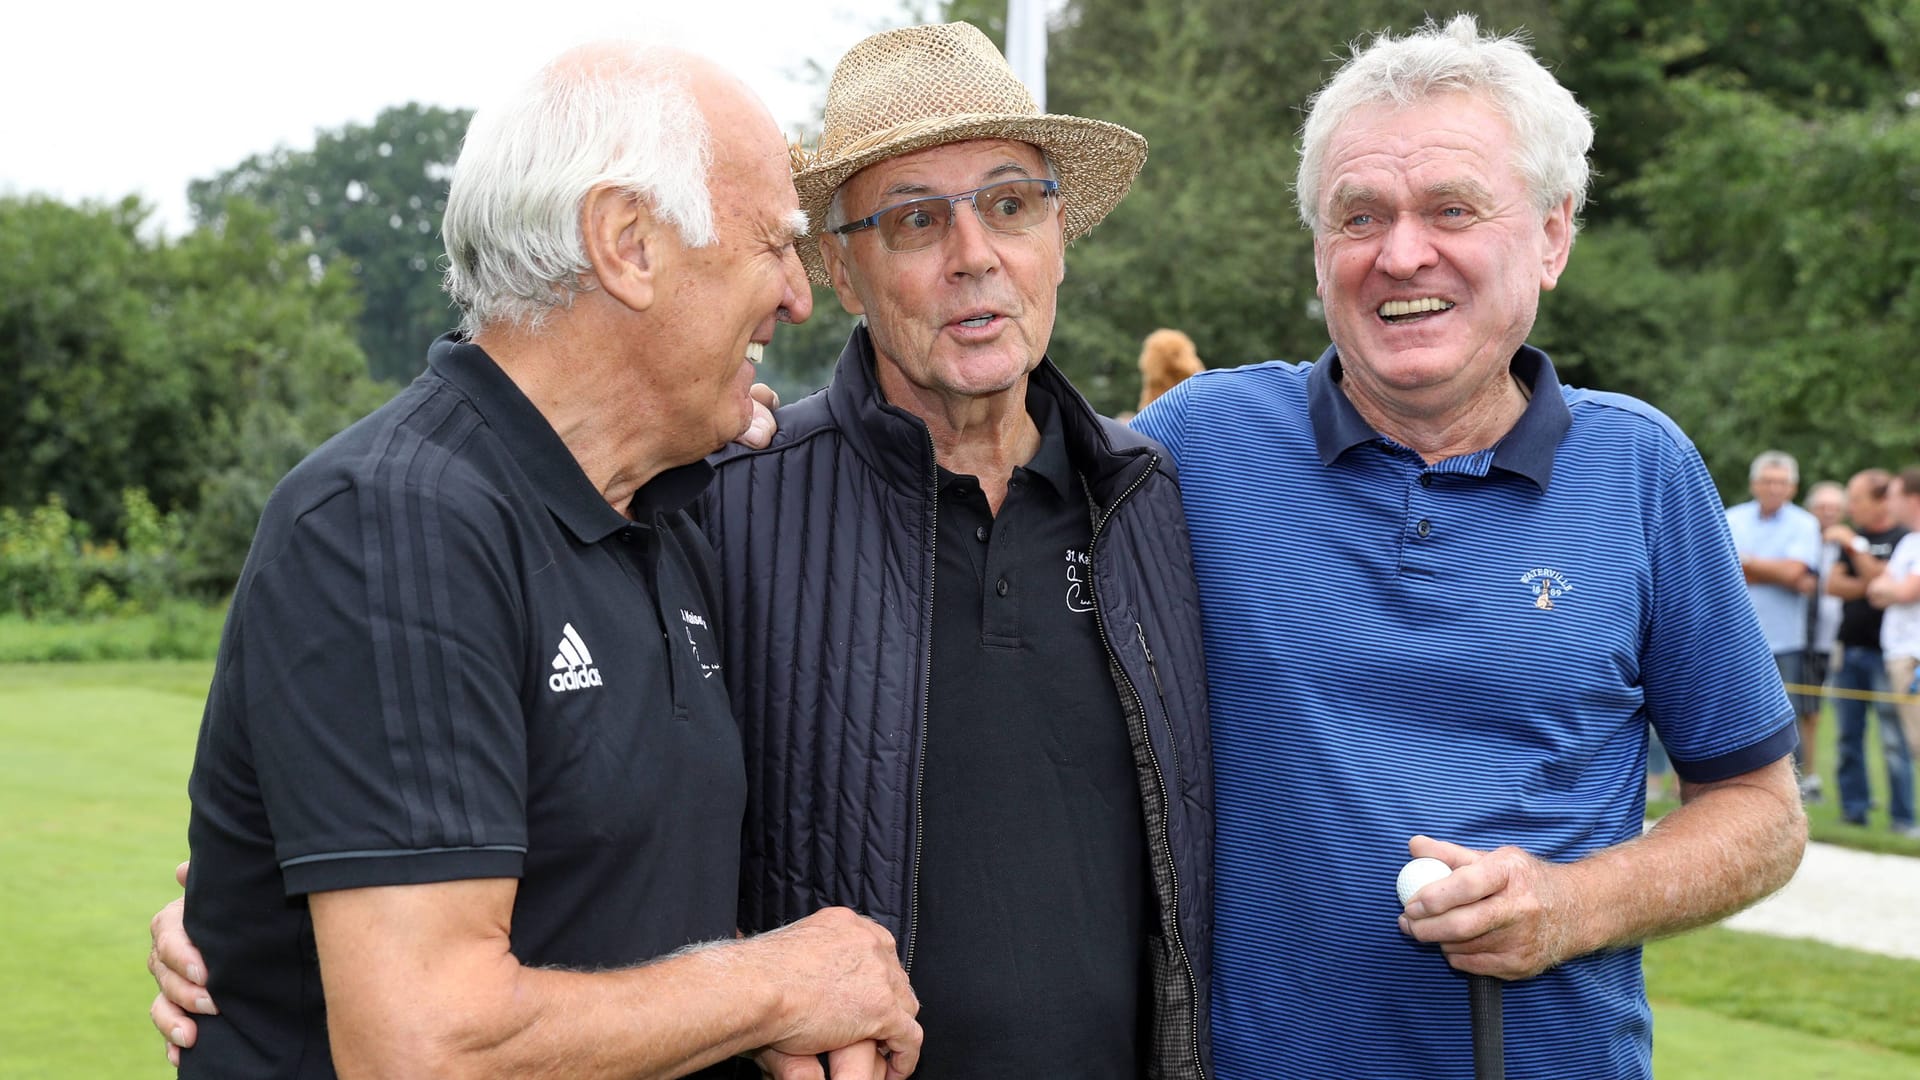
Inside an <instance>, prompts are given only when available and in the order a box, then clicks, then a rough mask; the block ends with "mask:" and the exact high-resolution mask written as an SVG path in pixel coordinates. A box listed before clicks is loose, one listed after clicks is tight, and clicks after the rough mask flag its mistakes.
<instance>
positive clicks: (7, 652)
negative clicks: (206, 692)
mask: <svg viewBox="0 0 1920 1080" xmlns="http://www.w3.org/2000/svg"><path fill="white" fill-rule="evenodd" d="M225 619H226V605H224V604H218V605H207V604H196V603H191V602H188V601H184V600H179V601H173V602H171V603H168V604H167V605H166V606H164V607H162V608H161V609H160V610H159V611H154V612H147V613H143V614H139V615H110V616H101V617H98V618H74V619H24V618H22V617H20V616H19V615H14V614H10V613H9V614H0V663H8V664H15V663H62V662H69V661H90V660H211V659H213V655H214V651H215V650H216V649H218V648H219V645H220V625H221V623H222V622H223V621H224V620H225ZM202 689H205V688H204V687H203V688H202Z"/></svg>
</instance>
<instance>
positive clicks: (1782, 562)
mask: <svg viewBox="0 0 1920 1080" xmlns="http://www.w3.org/2000/svg"><path fill="white" fill-rule="evenodd" d="M1799 484H1800V466H1799V464H1798V463H1797V462H1795V461H1794V460H1793V456H1792V455H1790V454H1784V453H1781V452H1780V451H1778V450H1768V451H1767V452H1766V453H1764V454H1761V455H1760V456H1759V457H1756V458H1754V459H1753V467H1752V468H1751V469H1749V470H1748V472H1747V487H1748V490H1749V491H1751V492H1752V493H1753V499H1752V500H1751V501H1748V502H1743V503H1741V504H1739V505H1738V506H1734V507H1731V508H1729V509H1728V510H1727V527H1728V528H1729V529H1731V530H1732V531H1733V546H1734V548H1735V549H1736V550H1738V551H1739V553H1740V570H1741V572H1742V573H1743V574H1744V575H1746V579H1747V596H1748V597H1749V598H1751V599H1752V600H1753V610H1754V614H1756V615H1758V616H1759V617H1760V630H1761V633H1763V634H1765V635H1766V638H1767V647H1768V648H1770V649H1772V650H1773V662H1774V665H1775V666H1776V667H1778V668H1779V669H1780V681H1781V682H1784V683H1786V684H1787V686H1788V687H1796V686H1805V685H1806V684H1807V606H1808V603H1809V601H1810V600H1811V598H1812V596H1813V592H1814V588H1815V586H1816V585H1817V583H1818V581H1819V566H1820V523H1819V521H1817V520H1815V519H1814V516H1813V515H1812V514H1809V513H1807V512H1806V511H1805V510H1802V509H1800V508H1799V507H1797V506H1795V505H1793V494H1794V491H1795V490H1796V489H1797V488H1798V487H1799ZM1791 696H1792V698H1793V711H1794V714H1795V715H1796V716H1798V717H1799V718H1800V744H1799V746H1797V747H1796V748H1795V749H1794V752H1793V760H1794V764H1795V765H1796V766H1798V767H1799V770H1800V797H1801V798H1803V799H1805V800H1806V801H1808V802H1818V801H1819V800H1820V777H1819V775H1818V774H1816V773H1815V772H1814V771H1813V724H1812V722H1811V721H1810V720H1809V719H1808V717H1809V716H1818V715H1819V708H1820V699H1819V698H1818V697H1817V696H1814V695H1810V694H1807V693H1805V692H1802V691H1793V692H1792V693H1791Z"/></svg>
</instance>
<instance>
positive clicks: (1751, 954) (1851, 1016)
mask: <svg viewBox="0 0 1920 1080" xmlns="http://www.w3.org/2000/svg"><path fill="white" fill-rule="evenodd" d="M1645 966H1646V973H1647V996H1648V997H1650V998H1651V999H1652V1000H1653V1002H1654V1008H1655V1012H1656V1013H1657V1014H1658V1017H1657V1018H1656V1024H1655V1027H1654V1032H1655V1037H1654V1043H1655V1045H1656V1046H1658V1045H1659V1044H1660V1043H1661V1042H1663V1041H1666V1040H1667V1038H1668V1034H1669V1033H1668V1032H1667V1031H1666V1030H1664V1029H1663V1028H1662V1027H1661V1026H1660V1025H1659V1023H1658V1020H1659V1019H1664V1017H1665V1015H1666V1014H1665V1009H1666V1007H1667V1006H1669V1005H1671V1006H1675V1007H1678V1008H1680V1009H1684V1010H1694V1011H1702V1012H1710V1013H1713V1014H1715V1015H1717V1016H1721V1017H1726V1018H1730V1019H1736V1020H1743V1021H1751V1022H1754V1023H1757V1024H1761V1025H1764V1026H1766V1027H1769V1028H1774V1029H1778V1030H1784V1031H1792V1032H1797V1033H1800V1034H1802V1035H1806V1036H1809V1037H1813V1038H1818V1039H1826V1040H1833V1041H1836V1042H1840V1043H1845V1044H1848V1045H1859V1046H1870V1047H1875V1048H1879V1049H1882V1050H1886V1051H1889V1052H1893V1053H1895V1054H1897V1055H1901V1056H1903V1057H1904V1063H1905V1066H1906V1068H1907V1069H1909V1070H1911V1071H1910V1072H1907V1073H1903V1074H1901V1075H1908V1076H1920V991H1917V989H1916V988H1920V961H1914V960H1901V959H1896V958H1894V957H1888V956H1880V955H1877V954H1874V953H1865V952H1859V951H1857V950H1854V949H1842V948H1836V947H1834V946H1831V945H1822V944H1820V943H1818V942H1814V941H1803V940H1797V939H1791V938H1776V937H1769V936H1767V935H1764V934H1750V933H1742V932H1740V931H1736V930H1725V929H1721V928H1718V927H1714V928H1709V929H1706V930H1699V931H1695V932H1694V933H1690V934H1682V935H1681V936H1679V937H1675V938H1668V939H1666V940H1663V941H1656V942H1653V943H1652V944H1649V945H1648V946H1647V948H1646V952H1645ZM1729 1075H1731V1074H1729ZM1769 1075H1773V1074H1769ZM1883 1075H1884V1074H1883Z"/></svg>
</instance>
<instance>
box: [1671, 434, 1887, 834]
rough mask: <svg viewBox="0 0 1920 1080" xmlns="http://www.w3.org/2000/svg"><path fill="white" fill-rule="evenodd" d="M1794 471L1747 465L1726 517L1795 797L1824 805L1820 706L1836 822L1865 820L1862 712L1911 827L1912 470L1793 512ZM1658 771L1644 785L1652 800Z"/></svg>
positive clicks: (1879, 475)
mask: <svg viewBox="0 0 1920 1080" xmlns="http://www.w3.org/2000/svg"><path fill="white" fill-rule="evenodd" d="M1799 482H1800V476H1799V467H1798V465H1797V464H1796V463H1795V461H1794V459H1793V458H1792V457H1791V456H1789V455H1787V454H1783V453H1780V452H1778V451H1768V452H1766V453H1764V454H1761V455H1760V456H1759V457H1757V458H1755V459H1754V461H1753V466H1752V468H1751V470H1750V471H1749V473H1748V483H1749V488H1750V491H1751V493H1752V495H1753V498H1752V499H1751V500H1750V501H1747V502H1743V503H1740V504H1739V505H1737V506H1733V507H1730V508H1728V510H1727V525H1728V528H1729V529H1731V530H1732V533H1733V542H1734V546H1735V548H1736V549H1738V551H1739V554H1740V567H1741V570H1742V571H1743V572H1744V574H1745V576H1746V580H1747V592H1748V594H1749V595H1750V596H1751V597H1752V599H1753V607H1754V611H1755V613H1756V614H1758V615H1759V617H1760V626H1761V629H1762V631H1763V632H1764V633H1765V634H1766V638H1767V644H1768V645H1769V646H1770V647H1771V648H1772V650H1773V655H1774V662H1775V663H1776V664H1777V665H1778V667H1779V669H1780V678H1781V681H1782V682H1784V683H1785V684H1786V687H1787V690H1788V696H1789V697H1790V699H1791V700H1792V702H1793V708H1794V712H1795V713H1796V714H1797V716H1798V718H1799V719H1798V723H1799V728H1800V732H1799V733H1800V745H1799V749H1798V750H1796V751H1795V759H1796V763H1797V764H1798V766H1799V771H1800V794H1801V797H1802V798H1803V799H1805V800H1806V801H1808V802H1817V801H1820V800H1822V799H1824V798H1826V792H1825V791H1824V790H1823V785H1822V783H1821V778H1820V773H1819V772H1818V771H1817V770H1818V763H1817V762H1816V760H1815V747H1816V745H1817V743H1816V740H1815V733H1816V731H1817V730H1818V723H1819V719H1820V713H1821V704H1822V701H1823V699H1831V700H1832V702H1833V716H1834V720H1835V722H1836V723H1837V724H1838V725H1839V730H1838V732H1837V736H1838V737H1837V740H1836V748H1837V757H1838V760H1837V761H1836V762H1835V763H1834V777H1835V780H1836V782H1837V786H1838V788H1839V799H1840V812H1841V816H1842V817H1843V818H1844V819H1845V820H1846V821H1848V822H1850V823H1852V824H1855V825H1865V824H1866V823H1867V814H1868V811H1869V810H1870V809H1872V808H1873V807H1872V805H1871V800H1870V797H1869V794H1868V792H1869V787H1868V783H1867V762H1868V757H1869V751H1868V742H1869V741H1868V739H1867V729H1868V727H1869V723H1868V717H1869V713H1871V714H1872V715H1873V716H1875V717H1877V719H1878V724H1877V727H1878V729H1879V739H1878V742H1879V745H1880V751H1881V758H1882V760H1883V762H1884V767H1885V770H1886V788H1887V806H1886V809H1887V812H1888V819H1889V824H1890V826H1891V827H1892V828H1893V829H1894V831H1896V832H1901V833H1905V834H1906V835H1909V836H1916V837H1920V827H1916V826H1915V824H1914V804H1913V754H1912V750H1913V747H1915V746H1916V745H1920V686H1916V680H1915V669H1916V666H1920V465H1916V466H1911V467H1908V468H1906V469H1903V470H1901V471H1900V472H1899V473H1897V474H1896V473H1891V472H1888V471H1887V470H1886V469H1865V470H1862V471H1861V472H1858V473H1856V474H1854V476H1853V477H1852V478H1851V479H1849V480H1848V481H1847V483H1846V484H1845V485H1844V486H1843V485H1841V484H1837V483H1833V482H1821V483H1817V484H1814V485H1813V486H1812V488H1811V489H1809V491H1808V493H1807V499H1806V505H1805V507H1804V508H1803V507H1800V506H1796V505H1794V503H1793V497H1794V494H1795V492H1796V490H1797V488H1798V487H1799ZM1663 782H1664V779H1663V777H1661V776H1660V775H1659V773H1658V771H1657V770H1656V771H1655V773H1654V774H1653V778H1652V779H1650V781H1649V790H1650V792H1655V793H1658V788H1659V787H1660V785H1661V784H1662V783H1663Z"/></svg>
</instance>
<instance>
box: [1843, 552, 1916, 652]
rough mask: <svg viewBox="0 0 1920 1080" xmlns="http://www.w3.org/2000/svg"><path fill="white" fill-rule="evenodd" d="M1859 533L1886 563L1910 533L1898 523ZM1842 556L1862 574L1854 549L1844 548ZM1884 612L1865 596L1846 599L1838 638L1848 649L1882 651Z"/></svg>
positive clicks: (1855, 572)
mask: <svg viewBox="0 0 1920 1080" xmlns="http://www.w3.org/2000/svg"><path fill="white" fill-rule="evenodd" d="M1860 535H1861V536H1864V537H1866V539H1867V553H1868V554H1870V555H1872V556H1873V557H1874V558H1876V559H1879V560H1880V561H1881V562H1885V561H1887V560H1888V559H1890V558H1892V557H1893V549H1894V548H1895V547H1896V546H1898V545H1899V543H1900V538H1901V537H1903V536H1905V535H1907V530H1906V528H1905V527H1904V526H1901V525H1895V526H1893V527H1892V528H1890V529H1882V530H1880V531H1879V532H1869V531H1867V530H1865V529H1862V530H1860ZM1840 557H1841V558H1842V559H1845V560H1846V561H1847V571H1848V572H1849V573H1851V574H1853V576H1855V577H1859V576H1860V571H1859V567H1857V566H1856V565H1854V560H1853V551H1852V550H1851V549H1849V548H1846V547H1842V548H1841V549H1840ZM1885 615H1886V611H1885V610H1884V609H1882V608H1877V607H1874V606H1873V605H1872V604H1871V603H1869V602H1868V601H1867V598H1866V597H1864V596H1862V597H1860V598H1858V599H1856V600H1848V601H1846V602H1845V603H1843V604H1841V605H1840V628H1839V630H1838V631H1837V632H1836V635H1835V637H1836V640H1838V641H1839V642H1840V644H1841V645H1844V646H1846V647H1847V648H1849V649H1872V650H1874V651H1875V652H1879V651H1880V621H1881V619H1882V618H1884V617H1885Z"/></svg>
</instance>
